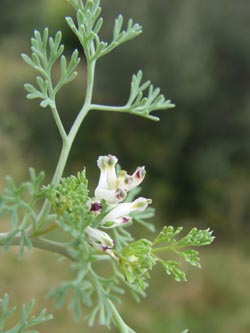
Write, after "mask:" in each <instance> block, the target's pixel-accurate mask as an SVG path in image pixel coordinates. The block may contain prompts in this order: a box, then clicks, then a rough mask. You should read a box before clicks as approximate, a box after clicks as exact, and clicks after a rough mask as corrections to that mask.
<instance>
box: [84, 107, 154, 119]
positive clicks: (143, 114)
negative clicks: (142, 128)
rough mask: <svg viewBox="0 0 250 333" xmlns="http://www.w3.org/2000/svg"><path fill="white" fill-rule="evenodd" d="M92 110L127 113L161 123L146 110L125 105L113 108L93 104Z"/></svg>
mask: <svg viewBox="0 0 250 333" xmlns="http://www.w3.org/2000/svg"><path fill="white" fill-rule="evenodd" d="M90 109H91V110H100V111H110V112H127V113H130V114H134V115H136V116H139V117H142V118H146V119H150V120H153V121H159V118H158V117H156V116H151V115H150V114H148V113H147V112H146V111H145V108H141V109H139V108H137V109H133V108H132V107H131V106H128V105H124V106H111V105H100V104H91V105H90Z"/></svg>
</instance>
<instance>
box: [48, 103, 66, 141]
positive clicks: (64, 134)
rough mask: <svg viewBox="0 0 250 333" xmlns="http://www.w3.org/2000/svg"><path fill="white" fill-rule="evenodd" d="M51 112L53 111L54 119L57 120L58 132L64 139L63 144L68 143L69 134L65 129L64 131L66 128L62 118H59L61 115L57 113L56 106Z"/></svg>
mask: <svg viewBox="0 0 250 333" xmlns="http://www.w3.org/2000/svg"><path fill="white" fill-rule="evenodd" d="M51 111H52V114H53V117H54V119H55V123H56V126H57V128H58V131H59V133H60V136H61V138H62V142H66V141H67V133H66V132H65V129H64V126H63V123H62V121H61V118H60V116H59V113H58V111H57V108H56V106H54V107H51Z"/></svg>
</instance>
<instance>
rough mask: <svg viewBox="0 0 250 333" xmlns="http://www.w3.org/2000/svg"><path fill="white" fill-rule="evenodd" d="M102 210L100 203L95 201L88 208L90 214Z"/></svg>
mask: <svg viewBox="0 0 250 333" xmlns="http://www.w3.org/2000/svg"><path fill="white" fill-rule="evenodd" d="M101 209H102V205H101V203H100V202H98V201H96V202H92V203H91V206H90V211H91V212H92V213H96V212H99V211H100V210H101Z"/></svg>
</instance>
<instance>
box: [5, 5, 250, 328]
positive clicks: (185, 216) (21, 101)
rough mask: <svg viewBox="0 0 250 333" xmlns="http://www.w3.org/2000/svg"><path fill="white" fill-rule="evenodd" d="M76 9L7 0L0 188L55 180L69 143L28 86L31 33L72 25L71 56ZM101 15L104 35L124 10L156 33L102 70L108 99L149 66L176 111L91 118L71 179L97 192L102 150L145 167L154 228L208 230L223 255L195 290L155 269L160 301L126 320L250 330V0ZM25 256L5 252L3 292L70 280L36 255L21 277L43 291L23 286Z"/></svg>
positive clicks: (210, 255) (70, 108) (68, 103)
mask: <svg viewBox="0 0 250 333" xmlns="http://www.w3.org/2000/svg"><path fill="white" fill-rule="evenodd" d="M70 10H71V9H70V7H69V6H68V4H67V2H66V0H65V1H64V0H43V1H38V0H22V1H17V0H1V14H2V15H1V17H2V18H1V20H0V68H1V76H0V156H1V159H0V161H1V164H0V185H1V186H2V185H3V175H4V174H6V173H11V174H12V175H14V176H15V177H16V179H17V180H18V179H23V178H25V177H26V175H27V168H28V167H29V166H30V165H32V166H34V167H35V168H36V169H38V170H40V169H44V170H45V171H46V172H47V174H48V179H49V175H50V174H51V173H52V172H53V167H54V166H55V163H56V161H57V156H58V153H59V147H60V141H59V138H58V136H57V134H56V133H57V132H56V131H55V127H54V124H53V121H52V117H51V115H50V113H49V112H46V110H43V109H40V108H39V105H38V103H37V101H35V102H30V101H27V100H26V99H25V91H24V89H23V83H24V82H27V81H30V79H31V78H32V77H33V73H32V72H31V70H30V69H29V68H28V66H26V65H25V64H24V63H23V62H22V60H21V58H20V53H21V52H23V51H24V52H26V53H29V37H30V36H31V35H32V33H33V29H34V28H37V29H39V28H41V27H44V26H49V27H51V32H52V33H54V32H55V31H56V30H57V29H61V30H63V36H64V37H63V40H64V43H65V46H66V49H67V50H68V51H69V52H70V51H71V50H72V49H73V48H75V47H79V45H78V44H77V43H76V40H75V38H74V36H73V35H72V33H71V32H70V31H69V29H68V27H67V25H66V23H65V22H64V20H63V17H64V16H65V15H67V14H68V13H69V11H70ZM103 12H104V13H103V15H104V16H105V25H104V31H103V35H104V37H105V38H109V36H110V35H109V34H110V31H111V28H112V24H113V23H112V22H113V19H114V18H115V17H116V16H117V14H118V13H120V12H122V13H124V15H125V17H130V16H132V17H133V18H134V19H135V20H136V21H139V22H140V23H141V24H142V26H143V28H144V34H143V35H142V36H141V37H139V38H137V39H136V40H134V41H132V42H131V43H129V44H127V45H124V46H122V47H121V48H119V49H117V50H116V51H115V52H113V53H111V54H110V55H109V56H107V57H106V58H104V59H103V60H101V61H100V63H99V64H98V66H97V77H96V87H95V98H96V101H99V102H102V103H107V104H122V103H123V102H124V101H125V99H126V96H127V94H128V91H129V83H130V78H131V75H132V74H133V73H134V72H137V70H138V69H140V68H141V69H143V71H144V76H145V79H151V80H152V81H153V83H154V84H156V85H158V86H160V87H161V88H162V91H163V93H164V94H165V95H166V96H168V97H169V98H171V99H172V100H173V101H174V102H175V103H176V105H177V107H176V109H174V110H171V111H167V112H166V113H164V112H161V113H160V114H159V116H160V117H161V121H160V123H152V122H150V121H148V120H145V119H140V118H136V117H134V118H132V117H131V116H130V115H125V114H124V115H121V114H117V115H116V114H113V113H112V114H107V113H103V114H102V113H101V112H92V114H90V115H89V116H88V118H87V120H86V122H85V123H84V125H83V128H82V131H81V132H80V135H79V137H78V140H77V142H76V144H75V146H74V148H73V151H72V154H71V159H70V162H69V164H68V168H67V173H71V172H76V171H78V170H79V169H82V168H83V167H84V166H86V167H87V171H88V174H89V177H90V179H91V180H90V185H91V186H92V187H93V188H94V187H95V186H96V181H97V177H98V170H97V168H96V167H95V161H96V158H97V156H98V155H99V154H106V153H112V154H114V155H117V156H119V160H120V162H121V164H122V165H126V167H128V169H129V167H131V170H133V168H134V167H136V166H137V165H138V164H144V165H146V167H147V177H146V181H145V183H146V184H145V185H144V192H143V193H144V194H145V195H147V196H149V197H152V198H153V202H154V206H155V207H156V208H157V218H156V221H157V222H156V223H159V225H160V224H170V223H171V224H172V223H176V224H180V225H183V226H184V227H186V228H188V227H189V226H190V225H196V226H202V227H207V226H210V227H212V228H213V229H214V230H215V235H216V236H217V244H216V246H214V248H213V246H212V248H210V249H208V250H207V251H206V252H204V256H203V263H204V266H205V268H204V269H203V270H202V271H201V272H197V271H195V272H194V273H192V275H191V276H190V277H189V280H190V282H189V283H187V284H177V285H176V284H173V283H172V282H171V281H170V280H169V279H165V280H164V281H163V282H161V284H160V283H159V282H160V281H159V279H160V277H161V276H162V275H161V274H160V273H159V275H157V274H156V275H155V285H154V286H153V287H152V288H151V289H150V290H149V298H148V299H147V300H145V301H144V302H143V305H142V306H139V307H138V306H136V307H133V305H132V303H130V301H128V303H127V316H129V317H131V318H132V320H133V321H134V322H135V326H137V327H138V332H139V331H141V332H145V333H147V332H157V333H158V332H159V333H161V332H162V333H165V332H179V331H181V330H182V329H184V328H185V327H189V328H190V329H191V332H193V333H200V332H202V333H206V332H209V333H210V332H215V333H216V332H218V333H219V332H220V333H224V332H225V333H235V332H239V333H247V332H249V331H250V321H249V315H248V314H249V308H250V301H249V299H250V297H249V296H250V295H249V283H248V281H249V276H250V268H249V267H250V259H249V258H248V255H249V248H247V247H246V248H245V247H244V248H243V246H242V243H244V239H246V238H247V237H250V227H249V226H250V209H249V207H250V206H249V202H250V145H249V142H250V97H249V96H250V95H249V87H250V39H249V37H248V36H249V32H250V19H249V18H250V2H248V1H245V0H230V1H228V0H221V1H219V2H215V1H205V0H201V1H195V0H190V1H170V0H165V1H162V0H154V1H153V0H143V1H140V0H127V1H117V0H107V1H103ZM81 58H82V62H81V65H80V69H81V72H80V73H79V77H78V79H77V80H76V81H75V82H74V83H72V84H71V86H70V87H67V88H66V89H65V91H64V93H62V94H61V95H60V96H59V109H61V113H62V115H63V120H64V121H65V123H66V124H67V127H68V128H69V126H70V124H71V121H72V119H73V117H74V115H75V114H76V112H77V111H78V109H79V107H80V105H81V103H82V102H83V100H84V85H83V84H82V82H83V77H84V70H85V66H84V56H83V54H82V55H81ZM242 241H243V242H242ZM232 243H233V245H232ZM13 258H14V256H13V257H12V256H11V255H6V256H5V257H3V256H2V255H1V262H3V264H2V263H1V270H0V272H1V273H0V293H1V294H3V292H4V291H5V289H8V291H10V290H12V292H13V294H14V295H16V296H17V298H18V299H20V300H21V299H22V300H23V301H26V300H27V299H28V298H29V297H30V296H31V297H36V290H37V296H40V295H41V294H42V292H44V290H46V287H47V281H46V279H48V280H49V283H51V284H53V283H55V281H58V279H59V278H58V277H57V272H58V269H59V268H58V269H56V270H55V273H53V268H54V267H55V266H54V265H56V264H55V258H53V257H52V258H51V259H50V261H48V260H47V255H46V254H42V255H37V254H36V253H35V255H34V256H28V259H25V260H26V261H25V265H26V266H25V265H20V266H22V267H23V268H22V270H23V272H22V273H24V272H25V268H24V266H25V267H26V268H27V271H28V272H30V271H33V272H34V273H33V276H34V279H33V280H32V281H33V282H32V283H30V282H29V281H28V279H27V278H25V277H24V278H23V279H20V280H19V279H18V281H17V277H16V272H17V269H19V268H17V266H16V261H15V259H13ZM44 258H46V259H44ZM32 259H33V260H32ZM35 259H36V260H37V261H38V262H37V263H36V264H33V262H34V261H36V260H35ZM44 262H45V264H44ZM58 265H59V264H58ZM41 267H43V268H41ZM43 270H44V271H46V273H45V272H44V271H43ZM13 272H15V273H13ZM20 272H21V268H20ZM48 272H50V274H49V275H48ZM13 275H14V276H13ZM18 276H21V274H18ZM27 276H28V275H27ZM10 282H11V283H10ZM39 285H40V287H39ZM13 286H14V287H13ZM159 288H160V290H159ZM31 291H32V292H31ZM66 318H68V317H67V315H65V314H63V317H61V314H58V315H57V322H56V323H55V328H54V327H53V326H52V325H53V324H52V323H49V324H48V328H44V332H46V331H47V332H48V331H49V332H59V331H60V332H61V333H64V332H65V333H66V332H69V331H72V330H73V331H77V330H78V332H80V331H82V330H81V328H80V327H82V326H80V325H79V326H77V328H75V330H74V328H73V329H72V326H70V325H71V323H70V321H69V323H68V320H66ZM49 325H50V326H49ZM60 325H61V327H60ZM67 325H68V326H67ZM81 325H82V324H81ZM63 330H64V331H63ZM86 330H87V331H88V332H94V329H86ZM98 332H99V333H100V332H101V331H100V330H99V329H98Z"/></svg>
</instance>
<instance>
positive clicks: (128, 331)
mask: <svg viewBox="0 0 250 333" xmlns="http://www.w3.org/2000/svg"><path fill="white" fill-rule="evenodd" d="M109 303H110V307H111V309H112V312H113V321H114V324H115V325H116V327H117V328H118V329H119V331H120V333H136V332H135V331H134V330H132V328H130V327H129V326H128V325H127V324H126V323H125V322H124V321H123V319H122V317H121V316H120V314H119V312H118V311H117V309H116V307H115V306H114V304H113V303H112V301H111V300H109Z"/></svg>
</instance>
